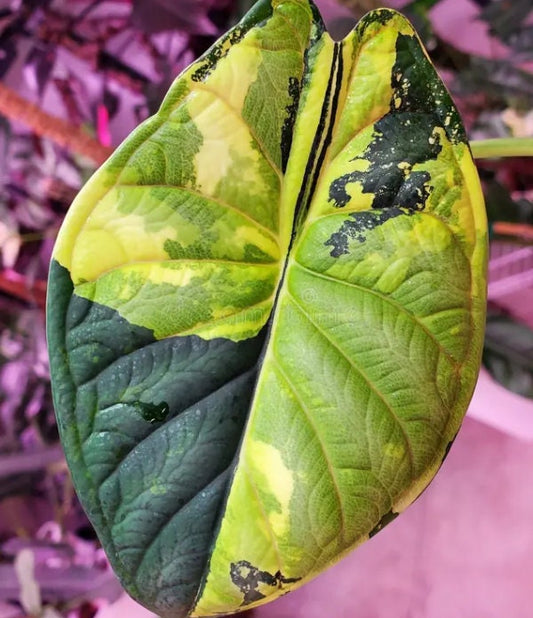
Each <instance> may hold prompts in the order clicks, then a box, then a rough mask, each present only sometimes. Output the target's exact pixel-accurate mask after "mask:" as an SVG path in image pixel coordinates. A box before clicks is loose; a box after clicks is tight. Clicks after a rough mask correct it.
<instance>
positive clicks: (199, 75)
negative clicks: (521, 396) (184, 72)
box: [191, 27, 246, 82]
mask: <svg viewBox="0 0 533 618" xmlns="http://www.w3.org/2000/svg"><path fill="white" fill-rule="evenodd" d="M245 34H246V30H245V29H244V28H239V27H236V28H234V29H233V30H231V31H230V32H228V34H227V35H226V36H225V37H223V38H222V39H220V41H218V42H217V43H216V44H215V45H214V46H213V47H212V48H211V49H209V50H208V51H207V52H206V53H205V54H204V56H202V58H201V60H200V61H199V66H198V68H197V69H196V70H195V71H194V73H193V74H192V75H191V80H192V81H193V82H203V81H205V80H206V79H207V78H208V77H209V75H211V73H212V72H213V71H214V70H215V69H216V66H217V64H218V62H219V61H220V60H222V58H225V57H226V56H227V55H228V53H229V51H230V49H231V46H233V45H236V44H237V43H238V42H239V41H241V40H242V38H243V37H244V35H245ZM228 42H229V45H227V43H228Z"/></svg>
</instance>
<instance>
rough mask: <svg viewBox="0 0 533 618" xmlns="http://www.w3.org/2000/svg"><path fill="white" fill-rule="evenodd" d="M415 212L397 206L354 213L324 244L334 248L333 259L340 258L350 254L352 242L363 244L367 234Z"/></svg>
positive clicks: (332, 250) (332, 251)
mask: <svg viewBox="0 0 533 618" xmlns="http://www.w3.org/2000/svg"><path fill="white" fill-rule="evenodd" d="M414 212H415V211H413V210H407V209H401V208H397V207H396V206H393V207H392V208H388V209H386V210H382V211H366V212H352V213H350V214H349V217H350V219H346V220H345V221H344V223H343V224H342V225H341V227H340V228H339V230H338V232H335V233H334V234H332V235H331V236H330V238H329V239H328V240H327V241H326V242H325V243H324V244H325V245H326V247H331V248H332V249H331V252H330V255H331V257H334V258H338V257H340V256H341V255H345V254H346V253H349V250H348V246H349V242H350V240H357V241H359V242H361V243H362V242H364V241H365V240H366V232H369V231H370V230H373V229H375V228H376V227H378V226H380V225H383V223H385V222H386V221H389V220H390V219H394V218H396V217H399V216H401V215H412V214H413V213H414Z"/></svg>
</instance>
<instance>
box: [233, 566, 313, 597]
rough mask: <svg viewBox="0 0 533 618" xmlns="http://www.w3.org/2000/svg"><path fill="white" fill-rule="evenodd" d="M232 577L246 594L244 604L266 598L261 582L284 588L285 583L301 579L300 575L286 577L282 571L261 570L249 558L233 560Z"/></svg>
mask: <svg viewBox="0 0 533 618" xmlns="http://www.w3.org/2000/svg"><path fill="white" fill-rule="evenodd" d="M230 577H231V581H232V582H233V583H234V584H235V585H236V586H237V588H238V589H239V590H240V591H241V592H242V593H243V595H244V599H243V602H242V605H250V603H254V602H255V601H260V600H261V599H264V598H265V596H266V595H264V594H263V593H262V592H260V591H259V590H258V588H259V585H260V584H265V585H266V586H272V587H277V588H282V585H283V584H293V583H294V582H297V581H299V580H300V579H301V578H300V577H296V578H291V577H284V576H283V575H282V573H281V571H277V573H275V574H274V575H272V574H271V573H269V572H268V571H260V570H259V569H258V568H257V567H255V566H253V565H252V564H251V563H250V562H248V561H247V560H240V561H239V562H232V563H231V566H230Z"/></svg>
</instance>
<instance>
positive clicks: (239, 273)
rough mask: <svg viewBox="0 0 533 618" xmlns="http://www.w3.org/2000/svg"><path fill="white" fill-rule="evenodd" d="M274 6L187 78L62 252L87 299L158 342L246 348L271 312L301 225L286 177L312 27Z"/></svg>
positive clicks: (126, 147)
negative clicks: (186, 338)
mask: <svg viewBox="0 0 533 618" xmlns="http://www.w3.org/2000/svg"><path fill="white" fill-rule="evenodd" d="M275 5H276V6H275V10H273V9H272V7H270V6H269V4H268V3H266V2H263V4H262V6H261V7H259V9H258V10H257V11H256V12H258V15H257V16H255V20H256V21H259V24H255V22H254V16H252V18H248V20H245V21H244V22H243V23H242V24H240V25H238V26H237V27H236V28H235V29H234V30H232V31H230V33H228V35H227V36H226V37H225V38H224V39H223V40H222V41H220V42H219V43H218V44H217V45H216V46H215V47H214V48H212V49H211V50H210V51H209V52H208V53H207V54H206V56H205V57H204V58H202V59H200V60H199V61H197V62H196V63H194V64H193V65H191V67H189V68H188V69H187V70H186V71H185V73H183V74H182V75H181V76H180V77H178V78H177V80H176V82H175V84H174V85H173V86H172V88H171V90H170V92H169V94H168V95H167V97H166V99H165V101H164V103H163V105H162V108H161V110H160V111H159V113H158V114H156V116H154V117H152V118H150V119H149V120H148V121H146V122H145V123H144V124H143V125H141V127H139V128H138V129H137V130H136V131H135V132H134V134H132V136H131V137H130V138H129V139H128V140H126V142H125V143H124V144H123V145H122V146H121V147H120V148H119V150H118V151H117V153H116V154H114V155H113V157H111V159H110V160H109V161H108V162H107V163H106V164H105V165H104V166H103V167H102V168H101V169H100V170H99V171H98V173H97V174H95V176H94V177H93V178H92V179H91V180H90V181H89V183H87V185H86V187H85V188H84V190H83V191H82V192H81V193H80V194H79V196H78V197H77V198H76V200H75V202H74V203H73V205H72V207H71V209H70V212H69V215H68V217H67V220H66V222H65V225H64V226H63V227H62V230H61V233H60V237H59V239H58V242H57V245H56V250H55V253H54V257H55V259H57V261H58V262H59V263H60V264H61V265H62V266H64V267H65V268H67V269H68V270H69V271H70V273H71V277H72V279H73V281H74V284H75V292H76V294H78V295H80V296H83V297H85V298H87V299H90V300H93V301H95V302H98V303H102V304H104V305H106V306H108V307H111V308H113V309H116V310H117V311H118V312H119V313H120V315H122V317H124V318H126V319H127V320H128V321H130V322H131V323H132V324H134V325H137V326H143V327H146V328H149V329H151V330H153V331H154V333H155V335H156V337H157V338H163V337H168V336H171V335H178V334H197V335H200V336H202V337H204V338H206V339H211V338H215V337H227V338H230V339H232V340H234V341H239V340H241V339H245V338H248V337H251V336H254V335H255V334H257V332H258V331H259V330H260V329H261V328H262V326H263V325H264V324H265V323H266V321H267V319H268V316H269V314H270V312H271V310H272V305H273V301H274V292H275V290H276V287H277V285H278V283H279V280H280V276H281V271H282V264H283V260H284V257H285V253H286V251H287V247H288V244H289V240H290V235H291V231H292V226H291V221H292V217H293V213H292V212H291V211H290V208H291V207H294V202H293V201H292V202H291V200H284V196H283V190H282V182H283V172H284V166H285V164H286V159H287V155H288V151H289V149H290V140H291V138H292V123H293V120H294V116H295V114H296V108H297V103H298V100H297V99H298V92H299V88H300V83H301V80H302V74H303V69H304V52H305V48H306V47H307V45H308V40H309V37H310V32H311V23H312V11H311V8H310V7H309V6H308V5H307V4H306V3H304V2H296V1H289V2H281V3H275ZM265 7H266V8H267V9H268V11H266V12H265ZM261 11H262V12H263V13H265V14H264V15H262V14H260V13H261ZM97 247H100V248H101V250H100V251H98V252H96V251H95V248H97ZM95 253H97V258H96V259H95Z"/></svg>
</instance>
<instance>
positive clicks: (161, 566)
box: [48, 261, 263, 616]
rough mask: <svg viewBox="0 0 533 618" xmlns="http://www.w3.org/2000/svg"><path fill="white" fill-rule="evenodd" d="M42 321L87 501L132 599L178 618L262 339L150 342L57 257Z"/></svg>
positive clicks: (69, 448) (67, 441)
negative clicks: (84, 289)
mask: <svg viewBox="0 0 533 618" xmlns="http://www.w3.org/2000/svg"><path fill="white" fill-rule="evenodd" d="M52 307H53V310H52V309H51V308H52ZM49 316H50V317H49V325H48V329H49V330H48V337H49V341H50V342H53V345H51V346H50V352H51V354H50V361H51V370H52V372H53V373H54V375H55V376H57V379H56V380H55V383H54V399H55V405H56V409H57V410H59V411H60V412H61V414H59V415H58V416H59V423H60V431H61V434H62V439H63V444H64V448H65V452H66V454H67V457H68V459H69V464H70V467H71V470H72V475H73V479H74V483H75V486H76V488H77V490H78V492H79V495H80V496H81V498H82V501H83V506H84V508H85V509H86V511H87V513H88V515H89V517H90V519H91V521H92V522H93V524H94V526H95V529H96V530H97V532H98V534H99V536H100V538H101V540H102V542H103V543H104V544H105V545H107V547H108V554H109V556H110V559H111V561H112V563H113V567H114V568H115V570H116V571H117V573H118V574H119V576H120V577H121V578H122V579H123V584H124V585H125V587H126V588H127V589H128V591H129V592H130V594H132V595H133V596H134V597H140V598H142V600H143V603H144V604H146V605H149V606H150V607H151V608H152V609H153V610H154V611H157V612H158V613H160V614H162V615H165V613H166V612H167V611H170V608H172V612H173V613H172V615H174V616H176V615H179V614H176V608H177V607H178V608H179V607H181V608H182V610H183V615H185V614H186V613H187V612H188V611H189V609H190V607H191V606H192V603H193V601H194V596H195V594H196V591H197V590H198V585H199V581H200V579H201V577H202V575H203V572H204V569H205V565H206V562H207V556H208V550H209V547H210V544H211V542H212V538H213V533H214V532H213V530H214V527H215V526H216V524H217V519H218V515H219V510H220V508H221V503H222V501H223V499H224V496H225V492H226V489H227V482H228V478H229V475H230V472H231V467H232V462H233V458H234V455H235V452H236V450H237V448H238V445H239V441H240V439H241V435H242V432H243V428H244V424H245V420H246V414H247V410H248V408H249V405H250V398H251V394H252V392H253V385H254V382H255V376H256V363H257V359H258V356H259V354H260V351H261V348H262V343H263V336H262V335H261V336H258V337H256V338H255V339H252V340H247V341H244V342H241V343H234V342H231V341H229V340H223V339H215V340H211V341H206V340H203V339H200V338H198V337H195V336H190V337H180V338H168V339H164V340H161V341H155V340H154V337H153V335H152V333H151V332H150V331H149V330H147V329H143V328H139V327H136V326H132V325H131V324H129V323H128V322H127V321H126V320H124V319H123V318H121V317H120V316H119V315H118V314H117V313H116V312H115V311H113V310H111V309H108V308H105V307H102V306H99V305H97V304H95V303H92V302H91V301H88V300H86V299H82V298H80V297H78V296H76V295H75V294H73V287H72V282H71V280H70V277H69V274H68V272H67V271H66V270H65V269H64V268H63V267H61V266H60V265H59V264H58V263H57V262H55V261H54V262H53V263H52V267H51V273H50V288H49ZM65 316H66V318H65Z"/></svg>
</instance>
